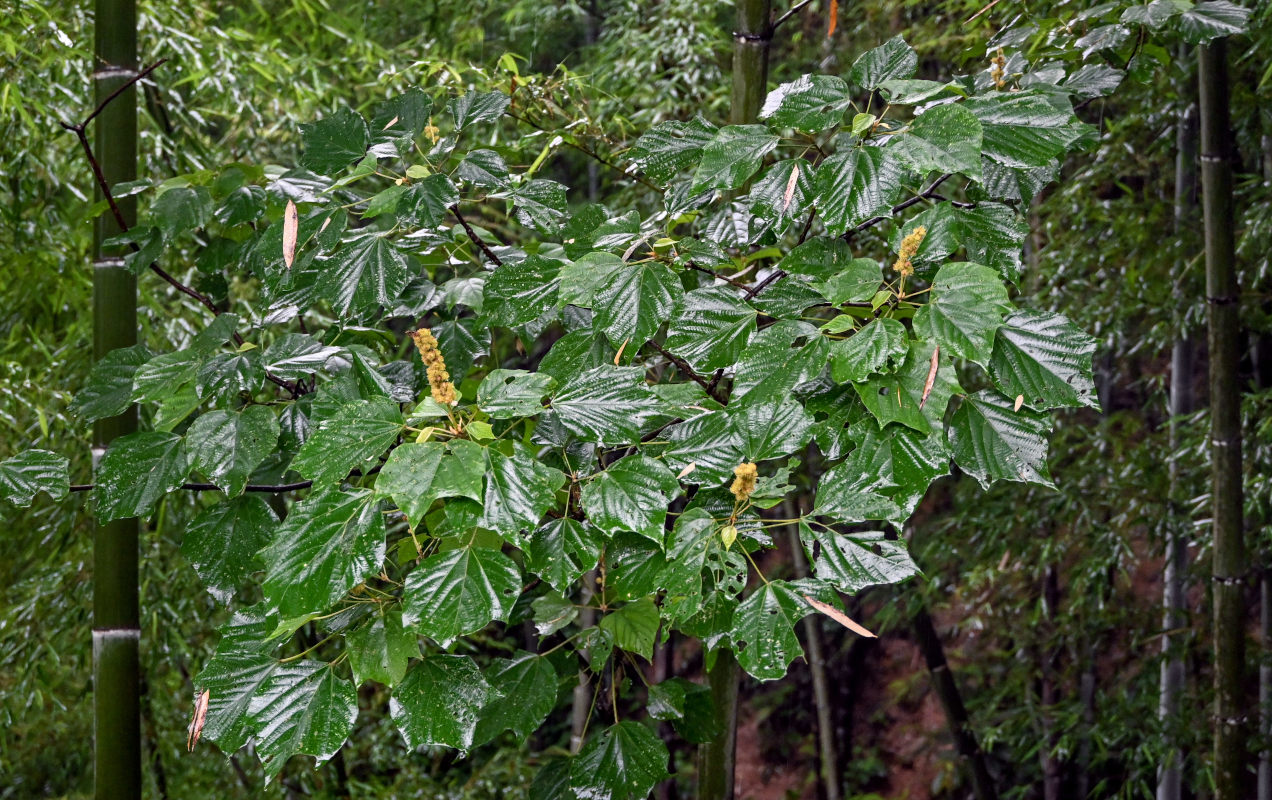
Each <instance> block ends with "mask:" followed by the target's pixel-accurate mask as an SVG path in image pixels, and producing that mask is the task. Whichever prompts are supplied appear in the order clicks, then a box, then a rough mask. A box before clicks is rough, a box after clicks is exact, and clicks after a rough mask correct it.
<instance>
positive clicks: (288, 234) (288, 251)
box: [283, 200, 300, 269]
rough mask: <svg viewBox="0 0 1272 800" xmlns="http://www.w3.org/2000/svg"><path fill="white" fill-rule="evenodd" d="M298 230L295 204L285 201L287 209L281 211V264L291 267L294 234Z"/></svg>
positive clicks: (294, 257) (298, 216) (294, 248)
mask: <svg viewBox="0 0 1272 800" xmlns="http://www.w3.org/2000/svg"><path fill="white" fill-rule="evenodd" d="M299 231H300V214H299V213H298V212H297V211H296V204H295V203H293V202H292V201H290V200H288V201H287V209H286V210H285V211H283V264H285V265H286V266H287V268H288V269H291V266H292V262H293V261H295V260H296V234H297V233H298V232H299Z"/></svg>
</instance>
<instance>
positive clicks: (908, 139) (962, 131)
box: [888, 103, 981, 179]
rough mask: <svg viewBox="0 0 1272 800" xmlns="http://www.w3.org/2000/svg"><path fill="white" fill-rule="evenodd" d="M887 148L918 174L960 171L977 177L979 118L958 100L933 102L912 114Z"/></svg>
mask: <svg viewBox="0 0 1272 800" xmlns="http://www.w3.org/2000/svg"><path fill="white" fill-rule="evenodd" d="M888 150H889V151H890V152H892V153H893V154H894V155H896V156H897V157H898V158H900V159H901V161H902V162H904V163H905V164H907V165H908V166H909V167H910V168H911V169H913V170H914V171H915V172H918V173H920V174H926V173H928V172H933V171H939V172H961V173H962V174H964V175H966V176H967V177H969V178H973V179H979V178H980V174H981V124H980V120H978V119H977V118H976V116H975V115H974V114H972V112H970V111H968V110H967V109H965V108H963V107H962V106H961V105H959V104H955V103H950V104H946V105H939V106H935V107H933V108H929V109H927V110H926V111H924V112H923V113H922V114H920V115H918V116H917V117H915V119H914V121H913V122H911V123H910V126H909V127H908V128H906V130H905V132H904V133H902V134H899V135H896V136H893V137H891V141H890V142H889V143H888Z"/></svg>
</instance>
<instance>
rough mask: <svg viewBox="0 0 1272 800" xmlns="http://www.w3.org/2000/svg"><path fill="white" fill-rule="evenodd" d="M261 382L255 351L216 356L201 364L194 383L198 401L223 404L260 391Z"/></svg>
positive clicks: (263, 374) (263, 380) (261, 373)
mask: <svg viewBox="0 0 1272 800" xmlns="http://www.w3.org/2000/svg"><path fill="white" fill-rule="evenodd" d="M264 383H265V373H264V372H263V371H262V370H261V354H260V351H259V350H247V351H245V352H241V353H218V354H217V355H214V356H212V357H211V358H209V359H208V360H207V361H205V362H204V363H203V366H202V367H200V368H199V374H198V377H197V379H196V381H195V389H196V391H197V395H198V399H200V400H207V399H209V398H211V399H214V400H217V401H220V402H227V401H230V400H235V399H237V398H238V397H239V395H241V394H244V393H247V394H253V393H255V392H258V391H260V388H261V386H262V385H264Z"/></svg>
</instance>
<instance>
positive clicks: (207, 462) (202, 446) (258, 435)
mask: <svg viewBox="0 0 1272 800" xmlns="http://www.w3.org/2000/svg"><path fill="white" fill-rule="evenodd" d="M278 434H279V427H278V418H277V417H276V416H274V412H273V410H272V409H270V408H269V407H268V406H248V407H247V408H245V409H243V410H242V411H240V412H229V411H209V412H208V413H206V414H204V415H203V416H201V417H199V418H198V419H196V420H195V421H194V424H193V425H191V426H190V428H189V430H187V431H186V443H187V446H186V450H187V452H189V454H190V461H191V464H192V466H193V467H194V468H195V469H196V470H198V471H199V472H201V473H203V474H204V475H206V476H207V477H208V480H210V481H211V482H212V483H213V485H215V486H217V487H218V488H220V489H221V490H223V491H224V492H225V493H226V494H227V495H228V496H230V497H234V496H235V495H237V494H240V493H242V491H243V487H244V486H246V485H247V479H248V478H249V477H250V476H251V474H252V471H253V470H255V469H256V467H257V466H259V465H260V463H261V462H262V461H264V460H265V458H266V457H267V456H268V455H269V454H270V453H273V452H274V447H275V445H277V444H278Z"/></svg>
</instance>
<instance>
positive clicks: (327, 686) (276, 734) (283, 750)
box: [251, 661, 358, 771]
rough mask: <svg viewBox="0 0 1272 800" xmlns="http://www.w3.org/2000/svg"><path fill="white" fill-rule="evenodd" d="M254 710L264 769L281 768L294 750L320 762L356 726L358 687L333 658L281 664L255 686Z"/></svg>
mask: <svg viewBox="0 0 1272 800" xmlns="http://www.w3.org/2000/svg"><path fill="white" fill-rule="evenodd" d="M251 716H252V721H253V727H254V728H255V733H256V736H255V743H256V752H257V753H258V754H259V755H260V757H261V763H262V764H263V765H264V766H265V768H266V770H269V771H277V770H281V769H282V767H283V765H284V764H285V763H286V762H287V759H289V758H291V757H292V756H294V755H302V754H303V755H310V756H313V757H314V758H316V759H317V760H318V762H319V763H322V762H323V761H326V760H327V759H329V758H331V757H332V756H334V755H335V754H336V751H337V750H339V749H340V747H341V745H343V744H344V743H345V739H347V738H348V737H349V734H350V733H351V732H352V731H353V722H354V720H355V719H357V716H358V693H357V690H356V689H355V688H354V685H353V684H352V683H350V682H349V681H347V680H344V679H343V678H341V677H340V676H339V675H337V674H336V671H335V669H334V668H332V666H331V665H330V664H324V663H322V662H319V661H298V662H295V663H291V664H279V665H278V666H277V667H275V668H274V669H273V671H272V672H271V673H270V674H269V676H268V677H266V678H265V680H264V681H263V682H262V683H261V686H260V688H259V689H258V690H257V693H256V696H255V697H254V698H253V700H252V705H251Z"/></svg>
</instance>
